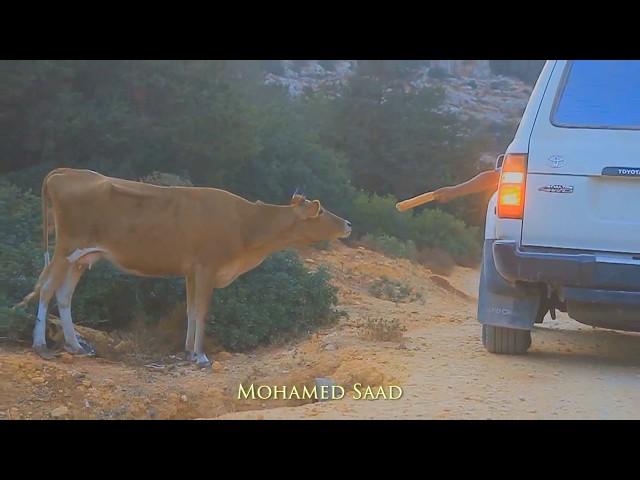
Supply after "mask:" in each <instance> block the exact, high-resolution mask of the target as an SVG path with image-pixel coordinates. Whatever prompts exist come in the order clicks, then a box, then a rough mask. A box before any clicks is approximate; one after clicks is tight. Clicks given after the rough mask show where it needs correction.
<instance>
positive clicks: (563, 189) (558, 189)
mask: <svg viewBox="0 0 640 480" xmlns="http://www.w3.org/2000/svg"><path fill="white" fill-rule="evenodd" d="M538 190H539V191H541V192H548V193H573V185H547V186H545V187H540V188H539V189H538Z"/></svg>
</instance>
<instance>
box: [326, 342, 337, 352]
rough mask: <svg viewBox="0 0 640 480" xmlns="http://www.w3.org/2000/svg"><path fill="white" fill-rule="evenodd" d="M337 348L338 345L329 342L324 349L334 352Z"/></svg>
mask: <svg viewBox="0 0 640 480" xmlns="http://www.w3.org/2000/svg"><path fill="white" fill-rule="evenodd" d="M335 349H336V346H335V345H334V344H333V343H327V344H326V345H325V346H324V350H325V351H327V352H333V351H334V350H335Z"/></svg>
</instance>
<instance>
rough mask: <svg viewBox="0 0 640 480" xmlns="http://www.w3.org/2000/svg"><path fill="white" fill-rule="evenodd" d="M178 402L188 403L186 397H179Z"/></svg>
mask: <svg viewBox="0 0 640 480" xmlns="http://www.w3.org/2000/svg"><path fill="white" fill-rule="evenodd" d="M180 401H181V402H182V403H187V402H188V401H189V399H188V398H187V396H186V395H180Z"/></svg>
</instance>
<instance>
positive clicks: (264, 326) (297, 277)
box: [209, 251, 338, 350]
mask: <svg viewBox="0 0 640 480" xmlns="http://www.w3.org/2000/svg"><path fill="white" fill-rule="evenodd" d="M328 280H329V275H328V273H327V271H326V270H325V269H323V268H320V269H319V270H317V271H315V272H310V271H308V270H307V269H306V268H305V266H304V264H303V262H302V261H301V260H300V258H299V257H298V255H297V254H295V253H294V252H291V251H285V252H280V253H277V254H274V255H272V256H271V257H270V258H267V260H265V262H264V263H263V264H262V265H261V266H260V267H258V268H257V269H255V270H254V271H252V272H251V273H249V274H247V275H245V276H243V277H240V278H239V279H238V280H236V281H235V282H234V283H232V284H231V285H230V286H229V287H227V288H225V289H222V290H217V291H216V292H215V293H214V300H213V310H212V316H213V319H212V320H210V322H209V329H210V331H211V333H212V334H213V336H214V337H215V338H216V339H217V340H219V341H220V342H221V343H222V344H223V345H224V346H225V348H227V349H229V350H246V349H249V348H252V347H256V346H258V345H260V344H266V343H272V342H281V341H284V340H287V339H289V338H292V337H294V336H296V335H300V334H305V333H307V332H310V331H312V330H313V329H315V328H317V327H318V326H321V325H328V324H330V323H332V322H333V321H334V320H336V319H337V316H338V314H337V312H335V311H334V309H333V308H332V307H333V306H334V305H335V304H336V303H337V297H336V288H335V287H333V286H331V285H330V284H329V282H328Z"/></svg>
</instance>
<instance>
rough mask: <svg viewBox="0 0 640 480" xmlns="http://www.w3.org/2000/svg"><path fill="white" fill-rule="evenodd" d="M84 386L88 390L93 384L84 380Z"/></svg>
mask: <svg viewBox="0 0 640 480" xmlns="http://www.w3.org/2000/svg"><path fill="white" fill-rule="evenodd" d="M82 385H83V386H85V387H86V388H91V382H90V381H89V380H83V381H82Z"/></svg>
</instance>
